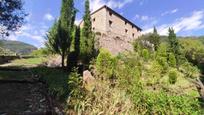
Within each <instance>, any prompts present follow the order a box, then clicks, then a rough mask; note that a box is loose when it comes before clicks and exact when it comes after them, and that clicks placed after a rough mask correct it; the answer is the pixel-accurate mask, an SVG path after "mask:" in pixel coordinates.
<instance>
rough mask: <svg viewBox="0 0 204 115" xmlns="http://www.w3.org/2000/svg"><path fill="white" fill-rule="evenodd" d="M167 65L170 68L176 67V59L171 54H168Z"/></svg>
mask: <svg viewBox="0 0 204 115" xmlns="http://www.w3.org/2000/svg"><path fill="white" fill-rule="evenodd" d="M169 65H170V66H172V67H176V58H175V56H174V54H173V53H170V54H169Z"/></svg>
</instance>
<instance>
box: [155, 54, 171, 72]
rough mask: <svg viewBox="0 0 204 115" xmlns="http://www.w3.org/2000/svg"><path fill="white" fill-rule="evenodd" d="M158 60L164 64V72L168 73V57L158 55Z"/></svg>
mask: <svg viewBox="0 0 204 115" xmlns="http://www.w3.org/2000/svg"><path fill="white" fill-rule="evenodd" d="M157 62H158V63H159V64H160V65H161V66H162V68H163V70H162V72H163V73H166V71H167V70H168V67H169V65H168V63H167V59H166V57H158V58H157Z"/></svg>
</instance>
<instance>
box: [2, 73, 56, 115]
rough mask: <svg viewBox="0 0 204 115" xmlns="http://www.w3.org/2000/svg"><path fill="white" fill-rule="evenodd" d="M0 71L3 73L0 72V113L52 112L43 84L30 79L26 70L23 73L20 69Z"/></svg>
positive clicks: (9, 114) (10, 114) (11, 114)
mask: <svg viewBox="0 0 204 115" xmlns="http://www.w3.org/2000/svg"><path fill="white" fill-rule="evenodd" d="M12 72H13V73H12ZM0 73H3V74H0V78H1V79H0V115H1V114H5V115H7V114H8V115H13V114H29V115H30V114H39V115H41V114H49V115H50V114H53V112H52V107H51V102H50V99H49V97H48V95H47V89H46V86H45V84H43V83H41V82H39V81H34V80H31V79H32V77H31V76H32V75H28V71H25V74H24V72H22V71H21V70H19V71H18V70H15V71H12V70H9V71H6V70H3V71H2V70H1V72H0ZM11 73H12V74H11ZM15 74H16V77H15ZM26 76H27V77H28V78H26ZM15 78H16V79H15ZM19 78H20V79H19Z"/></svg>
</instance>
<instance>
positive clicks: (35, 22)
mask: <svg viewBox="0 0 204 115" xmlns="http://www.w3.org/2000/svg"><path fill="white" fill-rule="evenodd" d="M24 2H25V5H24V9H25V11H26V12H27V13H29V16H28V17H26V22H27V23H26V24H24V25H23V27H22V28H21V29H20V30H19V31H17V32H15V33H13V34H12V35H11V36H10V37H9V38H8V39H10V40H19V41H23V42H26V43H29V44H33V45H35V46H36V47H43V46H44V45H43V44H44V36H45V33H46V32H47V31H48V29H49V28H50V27H51V26H52V24H53V22H54V20H55V19H57V18H58V17H59V13H60V7H61V0H24ZM105 4H106V5H108V6H109V7H111V8H112V9H114V10H115V11H117V12H118V13H120V14H121V15H123V16H124V17H126V18H127V19H129V20H130V21H132V22H133V23H135V24H136V25H138V26H139V27H141V28H142V29H143V33H148V32H151V31H152V27H153V26H156V27H157V29H158V31H159V33H160V34H161V35H167V30H168V28H169V27H173V28H174V29H175V31H176V33H177V35H179V36H200V35H204V0H90V6H91V7H90V8H91V11H94V10H96V9H98V8H100V7H101V6H102V5H105ZM75 7H76V8H77V9H78V10H79V12H78V13H77V17H76V23H79V22H80V20H81V18H82V16H83V14H84V0H75Z"/></svg>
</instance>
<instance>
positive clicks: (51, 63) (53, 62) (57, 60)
mask: <svg viewBox="0 0 204 115" xmlns="http://www.w3.org/2000/svg"><path fill="white" fill-rule="evenodd" d="M46 66H48V67H61V56H53V57H51V58H50V59H49V60H48V61H47V64H46Z"/></svg>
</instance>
